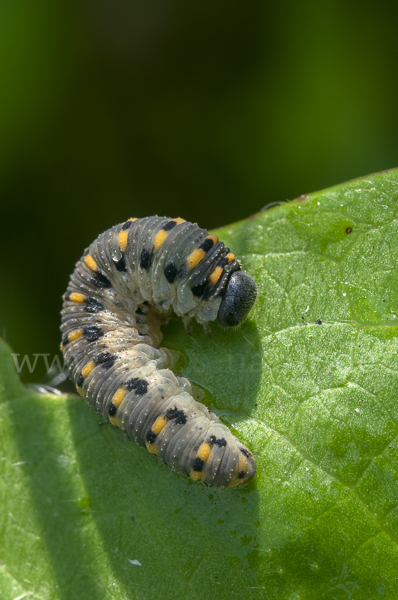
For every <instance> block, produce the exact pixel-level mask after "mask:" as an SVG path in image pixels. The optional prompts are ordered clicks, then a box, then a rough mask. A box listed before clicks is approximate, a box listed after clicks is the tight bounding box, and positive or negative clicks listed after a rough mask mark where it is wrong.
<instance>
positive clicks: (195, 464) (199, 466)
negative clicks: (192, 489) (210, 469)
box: [192, 456, 204, 473]
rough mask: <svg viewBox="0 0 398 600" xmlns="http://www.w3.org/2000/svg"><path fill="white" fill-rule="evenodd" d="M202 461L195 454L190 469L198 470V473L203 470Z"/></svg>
mask: <svg viewBox="0 0 398 600" xmlns="http://www.w3.org/2000/svg"><path fill="white" fill-rule="evenodd" d="M203 465H204V461H203V460H202V459H201V458H199V456H197V457H196V458H195V460H194V462H193V465H192V471H198V472H199V473H200V472H201V471H203Z"/></svg>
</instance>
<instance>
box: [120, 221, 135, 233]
mask: <svg viewBox="0 0 398 600" xmlns="http://www.w3.org/2000/svg"><path fill="white" fill-rule="evenodd" d="M132 224H133V221H126V222H125V223H123V225H122V231H125V230H126V229H130V227H131V226H132Z"/></svg>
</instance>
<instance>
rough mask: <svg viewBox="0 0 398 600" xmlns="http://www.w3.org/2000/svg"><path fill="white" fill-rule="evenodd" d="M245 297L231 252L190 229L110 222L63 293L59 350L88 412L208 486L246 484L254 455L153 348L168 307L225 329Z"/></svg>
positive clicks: (239, 314) (249, 298)
mask: <svg viewBox="0 0 398 600" xmlns="http://www.w3.org/2000/svg"><path fill="white" fill-rule="evenodd" d="M233 274H234V275H233ZM249 280H250V281H249ZM251 282H252V283H251ZM254 298H255V284H254V282H253V281H252V280H251V278H250V277H249V276H248V275H247V274H245V273H243V272H242V271H240V264H239V262H238V261H236V260H235V257H234V255H233V254H232V253H230V252H229V250H228V248H225V247H224V244H223V243H222V242H219V241H218V238H217V237H216V236H212V235H209V234H208V233H207V231H205V230H204V229H200V228H199V227H198V226H197V225H196V224H192V223H188V222H186V221H183V220H182V219H168V218H164V217H147V218H144V219H130V220H128V221H126V222H125V223H122V224H120V225H116V226H115V227H113V228H112V229H109V230H108V231H106V232H105V233H103V234H101V235H100V236H99V237H98V238H97V240H95V242H93V243H92V244H91V246H90V247H89V248H88V250H86V252H85V253H84V255H83V257H82V259H81V260H80V261H79V262H78V263H77V265H76V268H75V271H74V272H73V274H72V276H71V279H70V283H69V286H68V289H67V292H66V294H65V296H64V305H63V310H62V325H61V330H62V334H63V336H62V345H61V348H62V351H63V352H64V356H65V362H66V364H67V366H68V368H69V372H70V375H71V378H72V379H73V381H74V382H75V384H76V386H77V390H78V391H79V393H80V394H81V395H82V396H84V398H85V399H86V401H87V402H88V404H89V405H90V406H91V407H92V408H94V409H95V410H96V411H97V412H99V413H100V414H102V415H103V416H104V417H106V418H109V419H110V421H111V422H112V423H113V424H114V425H117V426H118V427H120V428H121V429H123V430H124V431H125V432H126V433H127V435H128V436H129V437H130V438H132V439H134V440H135V441H136V442H137V443H138V444H140V445H142V446H144V447H146V448H147V449H148V450H149V452H151V453H153V454H157V455H158V456H160V458H161V459H162V460H163V461H164V462H165V463H166V464H167V465H169V466H170V467H171V468H172V469H174V470H175V471H178V472H179V473H182V474H184V475H187V476H189V477H191V478H192V479H193V480H201V481H203V482H204V483H205V484H207V485H210V486H215V487H233V486H235V485H239V484H241V483H245V482H247V481H248V480H249V479H251V478H252V477H253V475H254V473H255V470H256V463H255V459H254V457H253V455H252V454H251V452H250V451H249V450H248V449H247V448H246V447H245V446H244V445H243V444H242V443H241V442H240V441H239V440H238V439H237V438H236V437H235V436H233V435H232V433H231V432H230V431H229V429H228V428H227V427H226V426H225V425H224V424H223V423H221V421H220V420H219V419H218V417H217V416H216V415H215V414H214V413H212V412H210V411H209V410H208V409H207V408H206V407H205V406H204V405H203V404H200V403H199V402H196V401H195V400H194V398H193V397H192V395H191V386H190V384H189V382H188V381H187V380H186V379H184V378H182V377H178V376H177V375H174V373H173V372H172V371H171V370H170V368H172V367H173V364H174V362H175V359H173V355H172V353H171V352H170V351H168V350H167V349H164V348H159V344H160V342H161V340H162V334H161V331H160V325H161V317H162V313H163V314H165V313H166V314H167V311H168V310H169V309H170V310H171V307H172V308H173V309H174V311H175V312H176V313H177V315H179V316H181V317H182V318H183V319H184V321H186V320H189V319H190V318H191V317H194V318H196V319H197V321H198V322H200V323H202V324H204V325H206V324H207V322H208V321H213V320H215V319H216V318H218V319H219V321H220V322H221V324H222V325H224V326H228V325H235V324H237V322H239V321H240V320H242V318H243V317H244V316H245V315H246V314H247V312H248V310H249V309H250V307H251V305H252V304H253V302H254ZM221 305H222V306H221Z"/></svg>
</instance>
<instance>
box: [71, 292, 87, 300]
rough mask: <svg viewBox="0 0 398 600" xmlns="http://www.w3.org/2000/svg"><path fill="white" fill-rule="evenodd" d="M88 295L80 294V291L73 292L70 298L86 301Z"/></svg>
mask: <svg viewBox="0 0 398 600" xmlns="http://www.w3.org/2000/svg"><path fill="white" fill-rule="evenodd" d="M85 299H86V296H85V295H84V294H80V293H79V292H72V293H71V294H69V300H70V301H71V302H84V301H85Z"/></svg>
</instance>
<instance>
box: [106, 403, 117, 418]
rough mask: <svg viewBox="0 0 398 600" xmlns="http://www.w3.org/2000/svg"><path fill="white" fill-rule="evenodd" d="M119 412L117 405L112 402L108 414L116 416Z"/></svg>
mask: <svg viewBox="0 0 398 600" xmlns="http://www.w3.org/2000/svg"><path fill="white" fill-rule="evenodd" d="M116 412H117V407H116V406H115V405H114V404H111V405H110V406H109V409H108V415H109V416H110V417H114V416H115V414H116Z"/></svg>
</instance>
